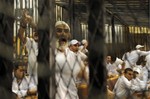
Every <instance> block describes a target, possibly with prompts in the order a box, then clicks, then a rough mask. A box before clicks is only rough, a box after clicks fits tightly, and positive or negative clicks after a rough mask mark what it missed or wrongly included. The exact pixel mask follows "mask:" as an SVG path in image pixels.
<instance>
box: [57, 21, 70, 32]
mask: <svg viewBox="0 0 150 99" xmlns="http://www.w3.org/2000/svg"><path fill="white" fill-rule="evenodd" d="M62 24H63V25H65V26H66V27H67V28H68V29H69V31H70V27H69V25H68V24H67V23H66V22H65V21H57V22H56V23H55V27H57V26H58V25H62Z"/></svg>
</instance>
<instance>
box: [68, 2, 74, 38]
mask: <svg viewBox="0 0 150 99" xmlns="http://www.w3.org/2000/svg"><path fill="white" fill-rule="evenodd" d="M68 8H69V15H70V29H71V30H70V33H71V34H72V36H73V38H74V35H75V34H74V0H69V7H68Z"/></svg>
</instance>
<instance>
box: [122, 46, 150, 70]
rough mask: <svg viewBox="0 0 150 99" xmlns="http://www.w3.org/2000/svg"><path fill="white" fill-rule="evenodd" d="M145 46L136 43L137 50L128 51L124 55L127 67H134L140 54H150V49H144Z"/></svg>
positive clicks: (123, 58)
mask: <svg viewBox="0 0 150 99" xmlns="http://www.w3.org/2000/svg"><path fill="white" fill-rule="evenodd" d="M143 48H144V46H142V45H136V50H133V51H131V52H127V53H125V54H124V55H123V57H122V60H124V61H125V68H133V67H135V66H136V62H137V61H138V59H139V57H140V56H146V55H148V54H150V51H142V50H143Z"/></svg>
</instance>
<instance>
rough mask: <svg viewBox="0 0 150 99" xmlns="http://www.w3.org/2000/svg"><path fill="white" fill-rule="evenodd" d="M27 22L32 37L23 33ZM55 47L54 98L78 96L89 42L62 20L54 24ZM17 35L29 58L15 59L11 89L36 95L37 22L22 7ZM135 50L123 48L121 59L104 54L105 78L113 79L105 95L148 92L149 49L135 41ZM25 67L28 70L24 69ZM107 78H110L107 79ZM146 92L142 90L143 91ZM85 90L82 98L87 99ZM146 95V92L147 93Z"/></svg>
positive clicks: (85, 78)
mask: <svg viewBox="0 0 150 99" xmlns="http://www.w3.org/2000/svg"><path fill="white" fill-rule="evenodd" d="M27 24H29V25H31V27H32V28H33V37H32V38H29V37H26V36H25V35H24V33H25V31H26V26H27ZM55 31H56V33H55V34H56V36H55V39H56V48H55V61H56V65H55V70H56V72H55V80H56V93H55V99H79V98H81V96H79V93H78V91H79V89H78V87H80V85H82V84H84V85H87V86H88V83H89V69H88V50H87V46H88V42H87V40H85V39H83V40H82V41H78V40H76V39H72V38H71V33H70V27H69V25H68V24H67V23H66V22H64V21H57V22H56V24H55ZM18 37H19V38H20V40H21V43H22V44H24V46H25V47H26V49H27V53H28V62H27V63H22V62H16V63H15V65H14V71H13V78H14V79H13V83H12V91H13V92H14V93H15V94H16V95H17V98H19V99H21V98H28V97H32V98H33V99H36V98H37V96H38V93H37V90H38V89H37V85H38V80H37V78H38V77H37V67H38V62H37V55H38V33H37V30H36V24H34V22H33V21H32V17H31V16H30V15H29V14H28V12H27V11H26V10H25V12H24V15H23V19H22V21H21V22H20V28H19V33H18ZM135 48H136V49H135V50H131V51H129V52H126V53H125V54H124V55H123V57H122V58H121V59H120V58H118V57H114V56H111V55H108V56H107V57H106V64H105V65H106V68H107V74H108V79H112V78H117V79H115V80H116V81H115V83H114V85H113V86H110V85H109V83H108V93H111V94H112V96H109V95H108V98H115V99H129V98H131V97H133V96H136V95H134V94H135V93H137V92H141V93H142V95H143V92H148V90H149V88H150V85H149V82H150V79H149V76H150V75H149V71H150V61H149V60H150V51H143V48H144V46H142V45H137V46H136V47H135ZM26 67H27V70H26ZM108 81H110V80H108ZM144 94H145V93H144ZM87 96H88V94H86V96H83V97H82V99H87V98H88V97H87ZM146 96H147V95H146Z"/></svg>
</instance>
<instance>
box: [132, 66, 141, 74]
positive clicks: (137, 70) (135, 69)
mask: <svg viewBox="0 0 150 99" xmlns="http://www.w3.org/2000/svg"><path fill="white" fill-rule="evenodd" d="M133 71H136V72H138V73H139V74H140V72H141V70H140V68H138V67H134V68H133Z"/></svg>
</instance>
